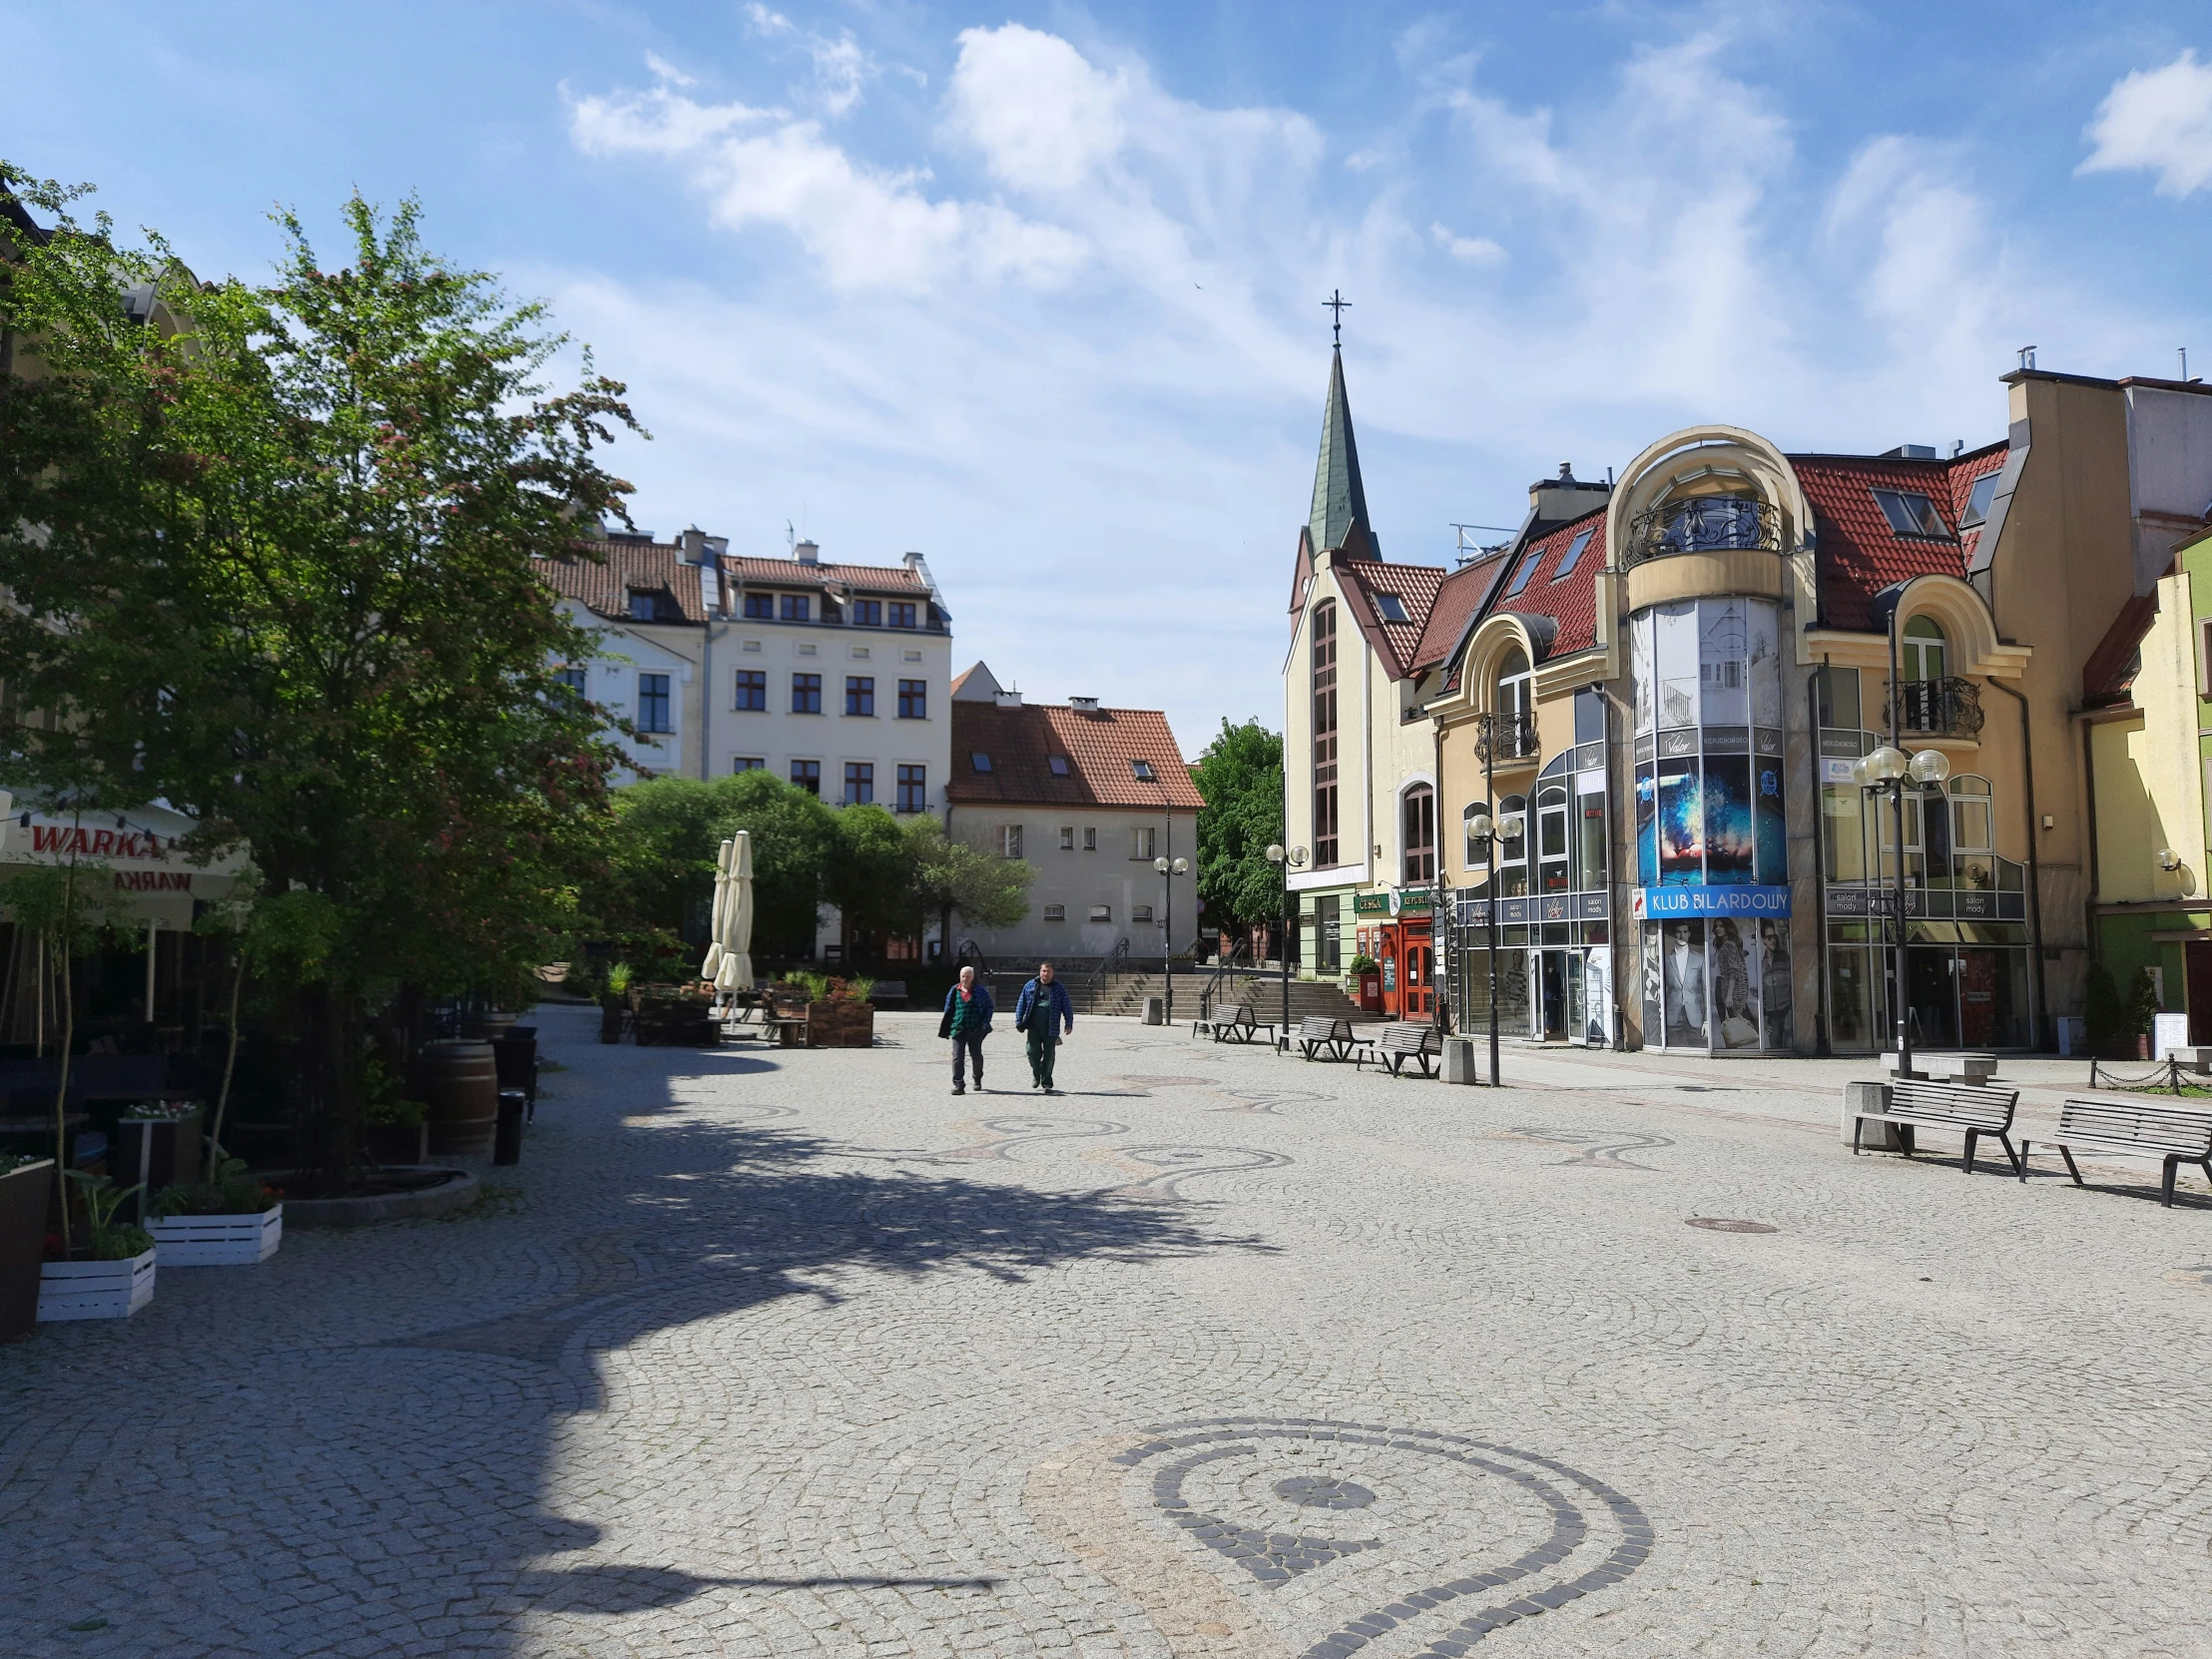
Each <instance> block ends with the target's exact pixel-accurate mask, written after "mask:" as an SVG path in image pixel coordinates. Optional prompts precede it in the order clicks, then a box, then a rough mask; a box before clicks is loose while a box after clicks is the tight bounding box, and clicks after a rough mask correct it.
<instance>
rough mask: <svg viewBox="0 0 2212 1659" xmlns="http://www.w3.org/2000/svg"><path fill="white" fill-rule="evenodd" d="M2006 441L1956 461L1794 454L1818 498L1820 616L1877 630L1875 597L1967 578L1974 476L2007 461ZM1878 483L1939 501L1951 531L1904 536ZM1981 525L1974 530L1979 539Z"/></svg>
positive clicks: (1802, 479)
mask: <svg viewBox="0 0 2212 1659" xmlns="http://www.w3.org/2000/svg"><path fill="white" fill-rule="evenodd" d="M2004 454H2005V446H2004V445H2003V444H2002V443H1997V444H1990V445H1985V446H1983V447H1982V448H1980V449H1976V450H1973V451H1971V452H1969V453H1967V454H1964V455H1960V456H1957V457H1955V458H1954V459H1951V460H1908V459H1905V458H1902V457H1899V456H1895V455H1792V456H1790V457H1789V461H1790V465H1791V466H1792V467H1793V468H1795V469H1796V471H1797V475H1798V482H1799V483H1801V484H1802V485H1804V487H1805V497H1806V500H1807V501H1809V502H1811V503H1812V507H1813V523H1814V531H1815V535H1816V537H1817V541H1816V551H1815V555H1814V557H1815V564H1816V569H1817V572H1818V575H1817V580H1818V583H1819V587H1820V601H1821V623H1822V625H1823V626H1824V627H1829V628H1851V629H1862V630H1867V631H1873V630H1875V629H1877V628H1878V627H1879V626H1880V624H1879V623H1878V622H1877V620H1876V616H1875V608H1874V599H1875V595H1877V594H1879V593H1881V592H1882V591H1883V590H1884V589H1885V588H1891V587H1895V586H1896V585H1897V584H1898V583H1900V582H1907V581H1911V580H1912V579H1913V578H1914V577H1916V576H1930V575H1940V576H1955V577H1957V578H1959V579H1960V580H1961V581H1963V580H1964V579H1965V575H1966V563H1967V559H1968V556H1969V555H1970V554H1971V552H1972V545H1971V543H1970V542H1967V541H1962V540H1960V539H1959V536H1958V520H1959V517H1960V515H1961V514H1962V513H1963V512H1964V510H1965V503H1966V497H1967V495H1968V493H1970V491H1971V490H1972V487H1973V482H1974V480H1975V479H1976V478H1979V477H1980V476H1981V475H1982V474H1983V473H1985V472H1992V471H1995V470H1996V469H1997V468H1999V467H2001V466H2003V465H2004ZM1878 489H1891V490H1907V491H1911V492H1913V493H1914V494H1917V495H1925V496H1927V497H1928V498H1929V499H1930V500H1931V501H1933V502H1934V503H1935V504H1936V516H1937V517H1938V518H1940V519H1941V521H1942V523H1943V527H1944V529H1945V530H1946V531H1947V532H1948V534H1946V535H1944V536H1939V537H1938V536H1902V535H1899V534H1898V533H1897V531H1895V530H1893V529H1892V528H1891V527H1890V521H1889V519H1888V518H1886V517H1885V516H1884V515H1883V512H1882V509H1881V507H1879V506H1878V505H1876V503H1875V498H1874V492H1875V491H1876V490H1878ZM1978 533H1979V532H1978V527H1977V528H1976V529H1975V530H1972V531H1969V532H1968V535H1970V536H1974V537H1976V538H1978Z"/></svg>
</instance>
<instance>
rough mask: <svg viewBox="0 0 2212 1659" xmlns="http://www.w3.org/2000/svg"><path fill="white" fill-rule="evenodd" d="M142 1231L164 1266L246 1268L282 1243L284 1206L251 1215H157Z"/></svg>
mask: <svg viewBox="0 0 2212 1659" xmlns="http://www.w3.org/2000/svg"><path fill="white" fill-rule="evenodd" d="M146 1230H147V1232H149V1233H151V1234H153V1235H154V1254H155V1257H156V1259H157V1260H158V1262H159V1263H160V1265H161V1266H163V1267H165V1268H250V1267H253V1266H254V1265H255V1264H256V1263H259V1262H266V1261H268V1260H269V1259H270V1258H271V1257H272V1256H274V1255H276V1254H277V1246H278V1245H279V1244H281V1243H283V1239H284V1207H283V1206H282V1205H281V1204H276V1205H272V1206H271V1207H270V1208H269V1209H267V1210H264V1211H263V1212H262V1213H261V1214H260V1215H254V1216H157V1217H156V1218H154V1219H153V1220H151V1221H149V1222H148V1223H147V1224H146Z"/></svg>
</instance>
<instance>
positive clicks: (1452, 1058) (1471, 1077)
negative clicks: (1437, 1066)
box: [1444, 1037, 1478, 1083]
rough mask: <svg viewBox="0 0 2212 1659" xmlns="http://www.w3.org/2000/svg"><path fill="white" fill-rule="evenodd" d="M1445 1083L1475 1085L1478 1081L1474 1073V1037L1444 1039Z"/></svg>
mask: <svg viewBox="0 0 2212 1659" xmlns="http://www.w3.org/2000/svg"><path fill="white" fill-rule="evenodd" d="M1444 1081H1445V1082H1446V1083H1473V1082H1476V1081H1478V1079H1477V1078H1476V1076H1475V1072H1474V1039H1473V1038H1472V1037H1446V1038H1444Z"/></svg>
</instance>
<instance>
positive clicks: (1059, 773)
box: [1045, 755, 1068, 778]
mask: <svg viewBox="0 0 2212 1659" xmlns="http://www.w3.org/2000/svg"><path fill="white" fill-rule="evenodd" d="M1045 765H1047V766H1049V767H1050V768H1051V769H1052V776H1053V777H1055V778H1065V777H1066V776H1067V775H1068V758H1067V757H1066V756H1065V755H1054V756H1051V757H1049V758H1048V759H1047V760H1046V762H1045Z"/></svg>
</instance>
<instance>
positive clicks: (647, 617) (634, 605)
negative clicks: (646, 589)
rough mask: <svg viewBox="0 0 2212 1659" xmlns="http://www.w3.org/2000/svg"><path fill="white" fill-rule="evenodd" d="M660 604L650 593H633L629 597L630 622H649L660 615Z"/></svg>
mask: <svg viewBox="0 0 2212 1659" xmlns="http://www.w3.org/2000/svg"><path fill="white" fill-rule="evenodd" d="M660 609H661V607H660V602H659V600H658V599H657V598H656V596H655V595H653V594H650V593H634V594H632V595H631V596H630V620H631V621H633V622H651V621H652V620H653V619H654V618H655V617H656V616H658V615H659V614H660Z"/></svg>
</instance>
